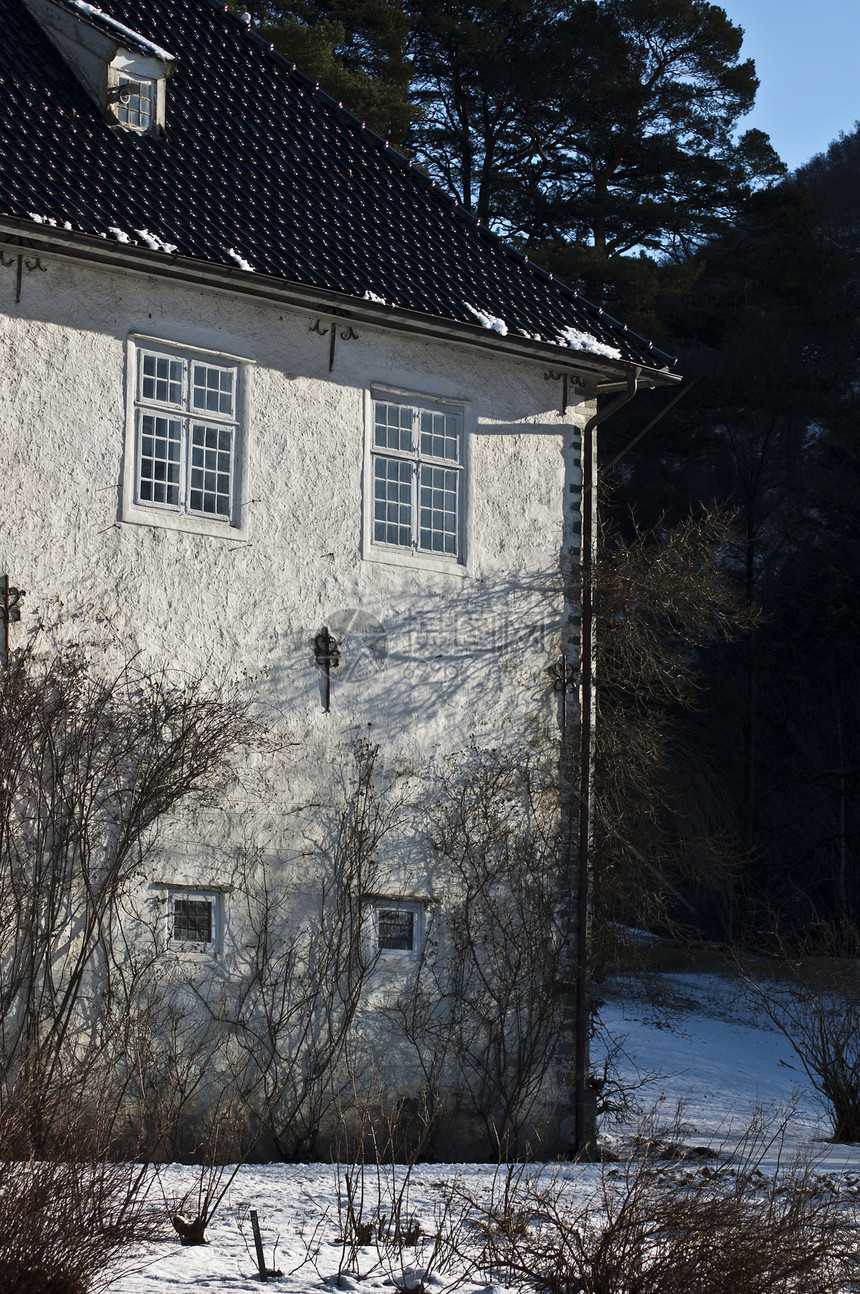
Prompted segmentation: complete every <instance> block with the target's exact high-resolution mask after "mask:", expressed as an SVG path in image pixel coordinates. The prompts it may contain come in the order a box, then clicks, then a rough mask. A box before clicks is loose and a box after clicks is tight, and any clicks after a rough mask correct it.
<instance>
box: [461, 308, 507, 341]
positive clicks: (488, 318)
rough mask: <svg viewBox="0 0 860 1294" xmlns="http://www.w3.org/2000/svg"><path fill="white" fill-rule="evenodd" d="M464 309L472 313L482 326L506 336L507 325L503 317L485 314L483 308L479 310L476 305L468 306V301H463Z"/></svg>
mask: <svg viewBox="0 0 860 1294" xmlns="http://www.w3.org/2000/svg"><path fill="white" fill-rule="evenodd" d="M463 304H464V305H465V307H466V309H467V310H468V311H469V312H470V314H473V315H474V316H475V318H476V319H477V321H478V323H479V324H480V325H481V327H482V328H490V329H491V330H492V331H493V332H497V333H499V335H500V336H501V337H507V335H508V325H507V324H506V323H505V321H504V319H497V318H496V316H495V315H491V314H487V312H486V311H485V310H479V309H478V308H477V306H470V305H469V303H468V301H464V302H463Z"/></svg>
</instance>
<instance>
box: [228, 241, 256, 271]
mask: <svg viewBox="0 0 860 1294" xmlns="http://www.w3.org/2000/svg"><path fill="white" fill-rule="evenodd" d="M227 255H228V256H232V258H233V260H234V261H235V262H236V264H237V265H238V266H239V269H240V270H248V271H249V273H251V274H253V273H254V267H253V265H251V264H250V263H249V262H248V261H246V260H245V257H244V256H242V255H241V254H240V253H239V252H237V251H235V250H234V249H233V248H232V247H231V248H229V249H228V251H227Z"/></svg>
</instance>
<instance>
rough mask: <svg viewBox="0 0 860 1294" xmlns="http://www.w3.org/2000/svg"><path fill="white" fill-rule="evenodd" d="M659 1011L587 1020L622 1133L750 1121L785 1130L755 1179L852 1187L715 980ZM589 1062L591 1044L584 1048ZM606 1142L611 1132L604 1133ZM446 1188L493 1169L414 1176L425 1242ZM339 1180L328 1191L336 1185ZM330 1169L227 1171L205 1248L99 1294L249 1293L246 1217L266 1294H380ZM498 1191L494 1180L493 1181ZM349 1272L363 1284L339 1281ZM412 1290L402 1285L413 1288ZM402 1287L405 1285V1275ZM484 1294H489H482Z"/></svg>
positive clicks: (850, 1156) (668, 980) (442, 1276)
mask: <svg viewBox="0 0 860 1294" xmlns="http://www.w3.org/2000/svg"><path fill="white" fill-rule="evenodd" d="M662 983H663V985H664V988H665V996H664V1002H663V1004H662V1005H661V1006H660V1007H659V1008H655V1007H654V1006H653V1005H651V1004H650V1003H649V1001H648V999H647V998H646V997H645V995H644V994H643V995H637V994H636V993H632V992H631V991H630V990H629V988H627V989H625V991H624V992H623V993H621V992H614V993H609V994H607V1001H606V1002H605V1003H604V1005H603V1006H602V1008H601V1019H602V1023H603V1026H604V1027H605V1029H606V1030H607V1031H608V1032H609V1034H611V1035H612V1037H613V1038H614V1039H615V1040H616V1043H620V1044H621V1047H620V1051H619V1055H618V1059H617V1064H618V1068H619V1070H620V1072H621V1075H622V1077H623V1078H624V1079H625V1080H626V1081H627V1082H628V1083H630V1084H631V1086H632V1087H633V1097H634V1104H635V1106H636V1107H638V1113H637V1110H636V1109H635V1108H634V1109H632V1110H631V1111H630V1113H629V1116H628V1130H629V1128H630V1126H631V1125H632V1124H634V1123H635V1122H636V1120H637V1118H640V1117H641V1112H642V1111H645V1110H647V1109H649V1108H651V1107H654V1106H656V1109H657V1111H658V1113H657V1114H656V1115H655V1119H656V1120H657V1121H659V1122H661V1123H663V1124H665V1125H671V1124H672V1122H673V1119H674V1117H675V1114H676V1111H677V1110H678V1109H679V1108H680V1121H681V1125H682V1126H683V1133H684V1136H685V1138H686V1140H687V1142H688V1143H689V1144H694V1145H697V1146H701V1145H705V1144H710V1145H712V1146H722V1147H726V1146H730V1145H731V1144H732V1143H733V1142H735V1141H736V1139H737V1138H738V1137H739V1136H740V1135H741V1133H742V1131H743V1129H744V1128H746V1127H747V1126H748V1124H749V1122H750V1119H751V1117H752V1116H753V1115H754V1113H755V1112H756V1111H757V1110H760V1109H762V1108H763V1109H764V1110H765V1111H766V1112H768V1113H769V1114H770V1115H772V1116H774V1117H775V1118H776V1119H777V1121H778V1119H779V1115H778V1114H776V1112H777V1111H779V1110H781V1111H782V1112H783V1117H785V1118H786V1136H785V1139H784V1140H783V1142H782V1143H779V1142H775V1143H774V1144H773V1146H772V1147H771V1149H770V1151H769V1152H768V1154H767V1155H766V1156H765V1158H764V1160H763V1161H762V1167H763V1168H764V1169H765V1170H767V1169H768V1168H770V1169H771V1170H772V1169H773V1168H774V1167H775V1163H776V1158H777V1155H778V1154H781V1155H782V1158H783V1162H785V1161H786V1160H788V1159H790V1158H791V1157H792V1156H793V1154H794V1152H795V1151H796V1150H798V1149H799V1150H802V1151H808V1152H811V1153H812V1154H813V1156H814V1157H815V1158H816V1160H819V1161H820V1165H821V1171H826V1172H827V1173H832V1174H836V1175H840V1176H841V1175H843V1174H845V1175H847V1176H848V1179H849V1181H851V1182H852V1183H853V1182H854V1181H855V1180H856V1176H855V1175H856V1174H857V1173H858V1171H860V1147H857V1146H854V1147H844V1146H840V1147H836V1146H832V1145H829V1144H828V1143H827V1142H826V1140H825V1139H826V1137H827V1134H828V1125H827V1119H826V1115H825V1112H824V1111H823V1109H822V1108H821V1106H820V1104H819V1103H818V1102H817V1100H816V1098H815V1096H814V1093H813V1092H812V1091H811V1089H810V1087H809V1084H808V1082H807V1080H806V1078H805V1075H804V1074H803V1071H802V1069H801V1068H800V1066H799V1062H798V1061H797V1058H796V1056H795V1054H794V1052H793V1051H792V1049H791V1047H790V1045H789V1044H788V1042H787V1041H786V1040H785V1039H784V1038H783V1037H782V1036H781V1035H779V1034H777V1033H775V1032H774V1031H773V1030H772V1029H770V1028H768V1027H767V1026H766V1025H765V1024H764V1023H762V1022H759V1021H757V1020H756V1018H755V1014H754V1011H753V1009H752V1008H751V1007H750V1006H749V1004H748V1003H746V1002H744V1000H743V999H742V997H741V996H740V995H739V994H738V992H737V991H736V988H735V987H734V985H733V982H732V981H731V979H730V978H728V977H724V976H721V975H717V974H714V975H705V974H695V975H694V974H686V973H679V974H674V975H667V976H663V977H662ZM598 1050H599V1045H598ZM608 1132H609V1135H610V1136H612V1135H615V1136H620V1132H621V1130H619V1129H615V1130H608ZM547 1171H553V1172H555V1173H556V1174H561V1175H562V1176H563V1177H564V1178H565V1179H567V1180H569V1181H570V1183H571V1190H576V1189H581V1190H587V1189H588V1184H589V1182H591V1183H592V1184H593V1182H594V1181H595V1180H596V1179H595V1174H597V1173H598V1172H599V1171H600V1170H599V1169H598V1168H597V1167H596V1166H590V1167H588V1168H579V1167H577V1166H575V1165H562V1166H556V1167H555V1168H554V1169H553V1170H547ZM194 1180H195V1170H193V1169H188V1168H178V1167H174V1166H171V1167H169V1168H167V1169H165V1170H164V1171H163V1173H162V1183H163V1189H164V1190H165V1191H166V1192H167V1193H168V1194H169V1195H171V1196H175V1195H176V1194H178V1193H180V1192H181V1191H182V1189H184V1187H186V1186H190V1185H192V1184H193V1182H194ZM455 1180H456V1181H458V1182H459V1184H460V1186H461V1188H462V1189H463V1190H465V1191H467V1192H472V1193H476V1194H480V1193H481V1192H482V1191H483V1192H486V1191H488V1190H491V1189H493V1170H492V1169H491V1168H488V1167H487V1166H486V1165H471V1164H460V1165H452V1164H445V1165H424V1164H422V1165H418V1166H417V1167H416V1168H415V1169H414V1170H413V1173H412V1176H411V1178H410V1182H409V1188H408V1200H407V1202H406V1210H405V1211H406V1212H408V1213H409V1214H412V1215H414V1216H415V1217H416V1218H418V1219H419V1220H420V1221H421V1223H422V1224H423V1229H424V1231H425V1233H427V1234H430V1233H432V1232H433V1231H434V1230H436V1229H438V1228H437V1225H436V1224H435V1223H434V1219H438V1217H439V1210H440V1208H441V1202H442V1200H443V1198H444V1196H445V1194H446V1184H448V1183H451V1182H453V1181H455ZM339 1181H340V1187H341V1189H340V1192H339V1190H338V1184H339ZM343 1185H344V1183H343V1170H341V1171H340V1174H339V1173H338V1170H337V1169H336V1168H334V1167H332V1166H331V1165H327V1164H324V1165H314V1164H312V1165H283V1164H272V1165H264V1166H258V1165H247V1166H245V1167H243V1168H241V1169H240V1170H239V1172H238V1174H237V1176H236V1178H235V1180H234V1182H233V1184H232V1186H231V1188H230V1191H229V1193H228V1196H227V1198H226V1199H225V1201H224V1204H223V1205H222V1206H221V1209H220V1211H219V1212H218V1214H217V1215H216V1218H215V1220H214V1221H213V1223H212V1224H211V1226H210V1228H209V1230H208V1233H207V1234H208V1237H209V1240H210V1243H209V1245H208V1246H206V1247H205V1248H182V1247H181V1246H180V1244H179V1242H178V1240H177V1239H171V1240H167V1241H165V1242H163V1243H162V1244H160V1245H157V1246H153V1248H152V1249H151V1250H150V1252H149V1253H148V1255H147V1256H146V1257H147V1259H148V1265H147V1266H145V1267H143V1268H142V1270H139V1271H136V1272H132V1273H128V1274H126V1275H124V1276H122V1277H121V1278H120V1280H119V1281H118V1283H117V1284H116V1285H114V1286H113V1289H114V1290H115V1291H117V1294H177V1292H178V1291H180V1290H186V1289H189V1290H190V1289H204V1290H209V1291H212V1294H234V1292H238V1291H245V1290H257V1289H259V1288H260V1283H261V1282H260V1279H259V1276H258V1274H257V1264H256V1260H255V1258H254V1246H253V1239H252V1232H251V1226H250V1222H249V1212H250V1210H251V1209H254V1210H256V1211H257V1213H258V1216H259V1221H260V1226H261V1230H262V1234H263V1241H264V1247H265V1252H266V1260H267V1263H268V1265H269V1266H270V1267H273V1268H278V1269H280V1271H281V1272H282V1273H283V1277H282V1278H280V1279H273V1280H272V1281H271V1282H270V1287H271V1288H272V1289H278V1288H280V1289H288V1290H289V1291H290V1292H291V1294H320V1292H321V1291H323V1290H324V1289H325V1288H326V1287H327V1286H331V1284H332V1283H333V1282H334V1280H335V1279H336V1278H337V1277H338V1275H339V1273H340V1277H341V1278H340V1287H341V1288H347V1289H352V1290H355V1289H358V1288H360V1289H361V1290H362V1291H363V1294H372V1292H375V1291H380V1290H387V1291H388V1292H389V1294H390V1291H391V1289H392V1285H395V1284H397V1283H403V1272H402V1269H400V1268H398V1265H397V1259H396V1255H395V1256H394V1258H392V1256H391V1254H389V1255H388V1257H387V1258H386V1255H385V1254H382V1255H381V1256H380V1254H379V1253H378V1251H377V1250H376V1249H373V1250H371V1249H370V1248H368V1249H367V1250H365V1251H362V1252H361V1253H360V1254H358V1255H355V1254H352V1255H349V1254H346V1253H345V1252H344V1249H343V1246H342V1244H340V1243H338V1239H337V1238H338V1236H339V1234H340V1233H341V1232H340V1223H339V1198H340V1200H341V1202H342V1200H343V1197H344V1191H343ZM387 1185H388V1178H385V1179H384V1180H383V1181H382V1183H381V1186H380V1187H379V1188H378V1186H377V1182H376V1180H375V1179H374V1176H373V1174H372V1173H371V1174H368V1175H367V1177H366V1178H365V1190H366V1197H365V1204H364V1214H363V1216H364V1217H368V1216H370V1215H371V1214H372V1213H373V1211H374V1209H375V1207H376V1205H377V1202H378V1200H379V1198H380V1195H379V1190H381V1191H382V1194H383V1195H384V1194H385V1191H386V1188H387ZM497 1186H498V1179H497ZM429 1250H430V1242H424V1245H423V1248H422V1245H421V1244H419V1245H418V1247H417V1248H416V1249H415V1250H414V1251H410V1260H411V1261H414V1262H415V1263H416V1264H417V1265H419V1266H426V1264H427V1263H428V1260H429V1257H430V1253H429ZM349 1270H353V1271H355V1270H357V1273H358V1275H360V1276H361V1277H362V1278H363V1279H362V1280H361V1283H360V1284H359V1282H358V1281H356V1280H352V1279H350V1278H349V1277H348V1276H345V1275H344V1273H345V1272H348V1271H349ZM413 1280H414V1278H413ZM405 1283H406V1284H407V1285H408V1284H409V1283H411V1282H410V1278H409V1275H408V1273H407V1276H406V1281H405ZM425 1283H426V1284H428V1285H436V1286H437V1287H438V1288H439V1289H440V1291H441V1290H442V1289H444V1288H445V1287H450V1286H451V1285H452V1284H453V1283H454V1277H453V1275H452V1274H451V1273H450V1272H446V1271H442V1272H441V1273H438V1274H437V1275H435V1276H433V1277H431V1279H430V1280H429V1281H426V1282H425ZM459 1288H460V1289H462V1290H463V1291H464V1294H475V1291H477V1290H481V1291H487V1290H493V1287H492V1286H488V1285H487V1284H483V1283H482V1284H480V1285H475V1284H472V1283H463V1284H460V1285H459ZM493 1294H495V1291H493Z"/></svg>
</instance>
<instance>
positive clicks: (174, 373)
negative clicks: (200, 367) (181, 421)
mask: <svg viewBox="0 0 860 1294" xmlns="http://www.w3.org/2000/svg"><path fill="white" fill-rule="evenodd" d="M140 393H141V396H142V397H143V399H144V400H157V401H158V403H159V404H181V403H182V360H181V359H171V358H170V357H169V356H167V355H144V356H143V359H142V363H141V381H140Z"/></svg>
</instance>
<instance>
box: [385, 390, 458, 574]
mask: <svg viewBox="0 0 860 1294" xmlns="http://www.w3.org/2000/svg"><path fill="white" fill-rule="evenodd" d="M371 456H372V460H373V520H372V527H373V542H374V543H375V544H385V545H386V546H388V547H392V548H399V549H409V550H411V551H413V552H419V553H429V554H438V555H440V556H443V557H452V558H454V559H455V560H457V561H459V560H461V559H462V557H461V555H462V548H463V536H462V531H463V414H462V410H459V409H451V408H441V407H439V406H435V405H431V404H403V403H400V402H399V401H396V402H395V401H393V400H374V402H373V441H372V447H371Z"/></svg>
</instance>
